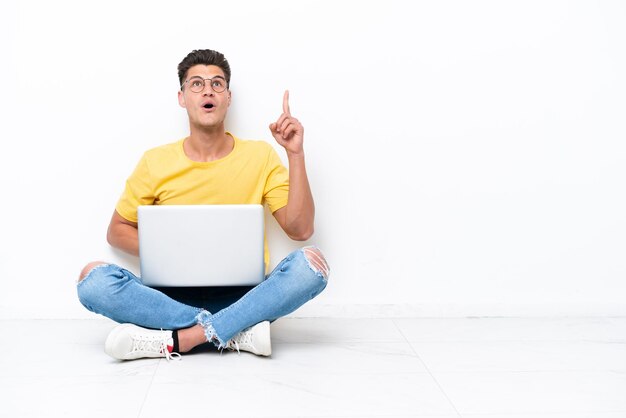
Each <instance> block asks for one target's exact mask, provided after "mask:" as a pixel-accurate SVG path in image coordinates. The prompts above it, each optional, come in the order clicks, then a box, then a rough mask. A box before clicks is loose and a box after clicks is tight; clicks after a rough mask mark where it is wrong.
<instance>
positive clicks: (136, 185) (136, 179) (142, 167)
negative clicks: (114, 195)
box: [115, 154, 155, 222]
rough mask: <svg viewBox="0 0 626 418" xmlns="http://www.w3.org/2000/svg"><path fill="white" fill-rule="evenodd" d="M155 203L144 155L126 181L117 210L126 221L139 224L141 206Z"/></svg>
mask: <svg viewBox="0 0 626 418" xmlns="http://www.w3.org/2000/svg"><path fill="white" fill-rule="evenodd" d="M154 201H155V197H154V188H153V187H152V181H151V179H150V171H149V169H148V161H147V158H146V155H145V154H144V155H143V157H141V160H139V163H138V164H137V167H135V171H133V173H132V174H131V176H130V177H129V178H128V180H126V187H125V189H124V192H123V193H122V196H121V197H120V200H119V201H118V202H117V205H116V206H115V210H116V211H117V213H119V214H120V215H121V216H122V217H123V218H125V219H126V220H128V221H131V222H137V208H138V207H139V206H141V205H152V204H154Z"/></svg>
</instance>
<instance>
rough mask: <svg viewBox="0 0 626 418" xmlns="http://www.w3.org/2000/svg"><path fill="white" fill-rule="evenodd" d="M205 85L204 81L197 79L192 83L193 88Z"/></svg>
mask: <svg viewBox="0 0 626 418" xmlns="http://www.w3.org/2000/svg"><path fill="white" fill-rule="evenodd" d="M203 84H204V81H202V80H198V79H196V80H193V81H192V82H191V87H200V86H202V85H203Z"/></svg>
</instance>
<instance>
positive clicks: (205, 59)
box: [178, 49, 230, 88]
mask: <svg viewBox="0 0 626 418" xmlns="http://www.w3.org/2000/svg"><path fill="white" fill-rule="evenodd" d="M194 65H215V66H217V67H220V68H221V69H222V71H224V76H225V77H226V87H227V88H230V65H229V64H228V61H227V60H226V57H225V56H224V54H222V53H220V52H217V51H213V50H212V49H195V50H193V51H191V52H190V53H189V54H188V55H187V56H186V57H185V58H184V59H183V60H182V61H181V62H180V64H178V80H179V81H180V83H179V84H180V86H181V88H182V85H183V82H184V81H185V78H186V77H187V71H189V69H190V68H191V67H193V66H194Z"/></svg>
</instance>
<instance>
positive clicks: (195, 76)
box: [187, 75, 226, 81]
mask: <svg viewBox="0 0 626 418" xmlns="http://www.w3.org/2000/svg"><path fill="white" fill-rule="evenodd" d="M192 78H201V79H203V80H210V79H213V78H221V79H222V80H224V81H226V79H225V78H224V77H222V76H221V75H214V76H213V77H207V78H204V77H202V76H200V75H194V76H192V77H189V78H188V79H187V80H191V79H192Z"/></svg>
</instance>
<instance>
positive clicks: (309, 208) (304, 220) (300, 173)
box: [285, 152, 315, 241]
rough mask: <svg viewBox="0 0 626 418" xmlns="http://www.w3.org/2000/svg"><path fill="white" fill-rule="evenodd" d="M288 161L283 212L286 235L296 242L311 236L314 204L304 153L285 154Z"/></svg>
mask: <svg viewBox="0 0 626 418" xmlns="http://www.w3.org/2000/svg"><path fill="white" fill-rule="evenodd" d="M287 157H288V160H289V195H288V202H287V206H286V211H285V226H286V232H287V234H288V235H289V236H290V237H291V238H292V239H296V240H301V241H304V240H307V239H309V238H310V237H311V235H313V230H314V223H315V222H314V221H315V204H314V202H313V195H312V194H311V187H310V185H309V179H308V177H307V173H306V166H305V161H304V153H303V152H302V153H297V154H292V153H287Z"/></svg>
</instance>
